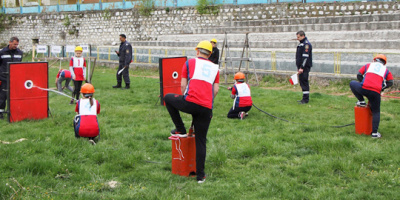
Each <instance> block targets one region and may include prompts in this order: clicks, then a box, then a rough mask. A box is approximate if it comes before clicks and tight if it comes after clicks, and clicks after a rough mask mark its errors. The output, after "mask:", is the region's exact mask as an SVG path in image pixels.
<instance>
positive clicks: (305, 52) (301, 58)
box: [296, 31, 312, 104]
mask: <svg viewBox="0 0 400 200" xmlns="http://www.w3.org/2000/svg"><path fill="white" fill-rule="evenodd" d="M296 36H297V40H298V41H299V42H300V43H299V45H297V51H296V66H297V73H298V74H299V82H300V86H301V90H302V91H303V99H301V100H299V101H298V102H299V104H307V103H308V101H310V84H309V82H308V75H309V73H310V70H311V67H312V46H311V43H310V42H309V41H308V39H307V37H306V34H305V33H304V31H298V32H297V33H296Z"/></svg>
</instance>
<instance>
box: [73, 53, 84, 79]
mask: <svg viewBox="0 0 400 200" xmlns="http://www.w3.org/2000/svg"><path fill="white" fill-rule="evenodd" d="M69 69H70V71H71V74H72V76H75V79H74V80H75V81H83V80H85V79H86V60H85V58H84V57H75V56H72V57H71V60H70V61H69Z"/></svg>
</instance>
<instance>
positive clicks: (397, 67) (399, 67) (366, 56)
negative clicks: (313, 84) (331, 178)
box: [40, 45, 400, 76]
mask: <svg viewBox="0 0 400 200" xmlns="http://www.w3.org/2000/svg"><path fill="white" fill-rule="evenodd" d="M88 48H89V49H88V52H86V53H83V56H84V57H89V56H90V57H95V58H97V62H98V63H114V64H117V63H118V56H117V54H116V53H115V51H118V49H119V47H118V46H90V45H88ZM48 49H51V47H49V48H48ZM62 49H63V52H61V53H59V54H54V53H49V52H50V50H49V51H48V52H47V53H42V54H41V55H40V56H41V57H43V56H45V57H47V56H48V57H70V56H72V55H73V53H71V52H69V53H68V52H67V51H66V47H65V46H64V47H62ZM378 53H381V52H352V51H341V52H338V51H314V52H313V68H312V72H315V73H324V74H332V75H340V74H355V73H357V71H358V69H359V68H360V67H361V66H363V65H365V64H366V63H369V62H371V61H372V58H373V57H374V56H375V55H377V54H378ZM241 54H242V49H239V48H237V49H231V50H230V55H231V57H240V56H241ZM251 54H252V55H251V61H252V62H254V66H255V68H256V70H257V71H266V72H267V71H270V72H291V71H296V65H295V59H294V58H295V52H294V51H271V50H263V49H253V50H252V52H251ZM385 55H386V56H387V58H388V64H387V66H388V68H389V70H390V71H391V72H392V73H393V75H394V76H397V75H400V53H390V52H385ZM180 56H187V57H188V58H194V57H195V56H196V52H195V50H194V49H193V48H178V47H176V48H173V47H171V48H166V47H164V48H163V47H134V48H133V52H132V61H133V65H135V64H146V65H152V66H158V64H159V58H165V57H180ZM222 57H224V56H222ZM233 66H234V67H235V66H239V61H236V62H235V61H234V62H233ZM251 66H252V65H251ZM224 68H225V66H224V65H223V64H221V69H224Z"/></svg>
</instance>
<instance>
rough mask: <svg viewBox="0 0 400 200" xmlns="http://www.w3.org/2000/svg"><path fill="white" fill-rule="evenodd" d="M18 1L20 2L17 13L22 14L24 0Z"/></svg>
mask: <svg viewBox="0 0 400 200" xmlns="http://www.w3.org/2000/svg"><path fill="white" fill-rule="evenodd" d="M20 2H21V4H20V5H19V13H20V14H23V13H24V11H23V6H24V1H20Z"/></svg>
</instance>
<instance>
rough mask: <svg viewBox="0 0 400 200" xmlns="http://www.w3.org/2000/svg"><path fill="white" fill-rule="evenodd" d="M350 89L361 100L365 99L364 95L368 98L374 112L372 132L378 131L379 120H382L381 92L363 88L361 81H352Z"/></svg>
mask: <svg viewBox="0 0 400 200" xmlns="http://www.w3.org/2000/svg"><path fill="white" fill-rule="evenodd" d="M350 89H351V91H352V92H353V94H354V96H356V98H357V99H358V100H359V101H364V96H366V97H367V98H368V104H369V106H370V108H371V112H372V132H373V133H377V132H378V128H379V121H380V120H381V94H380V93H377V92H374V91H371V90H366V89H363V88H362V86H361V83H360V82H357V81H351V82H350Z"/></svg>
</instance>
